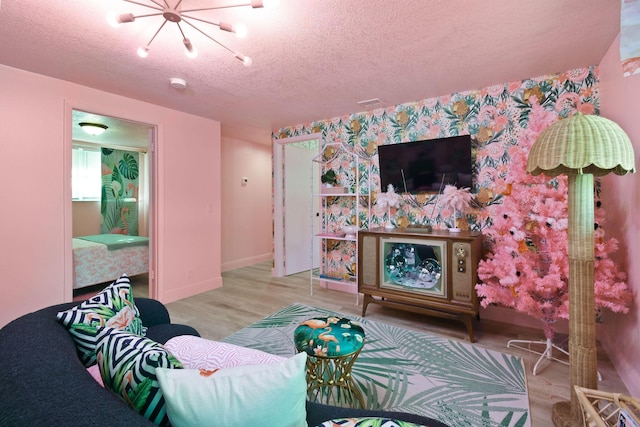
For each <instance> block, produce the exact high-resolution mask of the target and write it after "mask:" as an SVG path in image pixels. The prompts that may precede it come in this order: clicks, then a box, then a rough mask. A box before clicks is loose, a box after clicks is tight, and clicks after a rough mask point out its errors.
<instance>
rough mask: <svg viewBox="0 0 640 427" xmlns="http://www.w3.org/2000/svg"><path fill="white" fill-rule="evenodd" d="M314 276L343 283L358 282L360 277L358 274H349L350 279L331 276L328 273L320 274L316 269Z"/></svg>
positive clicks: (354, 283) (331, 281)
mask: <svg viewBox="0 0 640 427" xmlns="http://www.w3.org/2000/svg"><path fill="white" fill-rule="evenodd" d="M313 278H314V279H316V280H322V281H325V282H330V283H342V284H348V285H357V284H358V278H357V277H356V276H349V278H348V279H345V278H340V277H331V276H328V275H326V274H318V272H317V271H314V273H313Z"/></svg>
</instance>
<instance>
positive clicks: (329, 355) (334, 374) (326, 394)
mask: <svg viewBox="0 0 640 427" xmlns="http://www.w3.org/2000/svg"><path fill="white" fill-rule="evenodd" d="M364 339H365V334H364V329H362V326H361V325H360V324H359V323H357V322H354V321H352V320H350V319H346V318H341V317H318V318H314V319H309V320H305V321H304V322H302V323H300V325H299V326H298V327H297V328H296V330H295V332H294V343H295V346H296V350H297V351H298V352H303V351H304V352H306V353H307V355H308V356H309V357H307V397H308V399H309V400H310V401H315V402H321V403H327V404H332V405H337V406H344V405H347V406H350V407H355V405H356V404H358V405H359V406H360V407H361V408H364V399H363V398H362V394H361V392H360V390H359V389H358V386H357V385H356V384H355V383H354V382H353V378H352V377H351V368H352V366H353V363H354V362H355V361H356V358H357V357H358V355H359V354H360V350H362V347H363V346H364Z"/></svg>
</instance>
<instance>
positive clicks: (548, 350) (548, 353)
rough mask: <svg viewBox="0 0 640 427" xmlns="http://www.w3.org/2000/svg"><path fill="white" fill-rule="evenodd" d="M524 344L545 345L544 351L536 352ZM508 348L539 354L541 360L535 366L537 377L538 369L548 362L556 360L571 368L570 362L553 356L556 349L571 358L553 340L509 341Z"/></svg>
mask: <svg viewBox="0 0 640 427" xmlns="http://www.w3.org/2000/svg"><path fill="white" fill-rule="evenodd" d="M523 344H527V345H529V346H530V345H532V344H533V345H544V346H545V348H544V351H542V352H540V351H536V350H533V349H532V348H530V347H524V346H523ZM507 347H513V348H518V349H520V350H525V351H528V352H529V353H534V354H539V355H540V358H539V359H538V361H537V362H536V364H535V365H533V375H537V374H538V369H539V368H541V366H542V363H543V362H545V361H547V360H555V361H556V362H560V363H562V364H564V365H567V366H569V362H568V361H566V360H562V359H558V358H556V357H554V356H553V349H554V348H555V349H556V350H558V351H559V352H560V353H562V354H564V355H566V356H569V352H568V351H566V350H565V349H563V348H561V347H558V346H557V345H555V344H554V343H553V341H551V339H549V338H547V340H546V341H544V340H538V341H530V340H509V342H507Z"/></svg>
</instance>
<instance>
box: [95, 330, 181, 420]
mask: <svg viewBox="0 0 640 427" xmlns="http://www.w3.org/2000/svg"><path fill="white" fill-rule="evenodd" d="M97 338H98V342H97V347H96V356H97V363H98V368H99V369H100V376H101V377H102V381H103V382H104V386H105V387H106V388H108V389H110V390H112V391H113V392H115V393H117V394H119V395H120V396H122V397H123V398H124V400H125V402H127V404H128V405H129V406H130V407H131V408H133V409H135V410H136V411H138V413H140V414H141V415H143V416H144V417H146V418H148V419H149V420H150V421H152V422H153V423H155V424H157V425H161V426H164V425H169V418H168V417H167V412H166V409H165V400H164V396H163V395H162V391H161V390H160V385H159V383H158V379H157V376H156V368H168V369H181V368H182V364H181V363H180V362H179V361H178V359H176V358H175V357H174V356H173V355H172V354H171V353H169V352H168V351H167V350H165V348H164V347H163V346H162V345H161V344H159V343H157V342H155V341H153V340H151V339H149V338H145V337H141V336H139V335H135V334H131V333H129V332H126V331H122V330H119V329H114V328H102V329H100V330H99V331H98V336H97Z"/></svg>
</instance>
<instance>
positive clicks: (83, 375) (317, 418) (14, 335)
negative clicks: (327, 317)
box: [0, 298, 446, 427]
mask: <svg viewBox="0 0 640 427" xmlns="http://www.w3.org/2000/svg"><path fill="white" fill-rule="evenodd" d="M76 304H77V303H67V304H60V305H54V306H51V307H47V308H44V309H42V310H39V311H36V312H33V313H30V314H26V315H24V316H22V317H20V318H18V319H16V320H14V321H13V322H11V323H9V324H7V325H6V326H4V327H3V328H2V329H1V330H0V426H127V427H134V426H153V425H154V424H152V423H151V422H150V421H148V420H147V419H146V418H144V417H142V416H141V415H139V414H138V413H137V412H135V411H133V410H131V409H129V407H128V406H127V405H126V404H125V403H124V401H123V400H121V399H120V398H119V397H118V396H117V395H116V394H114V393H112V392H111V391H109V390H107V389H105V388H103V387H101V386H100V385H99V384H98V383H97V382H96V381H95V380H94V379H93V377H92V376H91V375H90V374H89V373H88V372H87V370H86V368H85V367H84V366H83V364H82V363H81V362H80V359H79V358H78V355H77V353H76V347H75V345H74V343H73V340H72V339H71V336H70V335H69V333H68V332H67V330H66V329H65V328H64V327H63V326H62V325H60V323H58V321H57V320H56V313H58V312H59V311H62V310H67V309H69V308H71V307H73V306H74V305H76ZM136 306H137V307H138V309H139V310H140V317H141V319H142V322H143V324H144V325H145V326H147V328H148V330H147V336H148V337H149V338H151V339H152V340H154V341H157V342H161V343H165V342H166V341H167V340H169V339H170V338H172V337H174V336H178V335H196V336H199V334H198V332H197V331H196V330H195V329H194V328H192V327H190V326H186V325H179V324H172V323H171V322H170V318H169V313H168V311H167V309H166V308H165V306H164V305H163V304H162V303H160V302H158V301H156V300H153V299H147V298H136ZM359 416H386V417H393V418H395V419H400V420H404V421H412V422H416V423H423V424H424V425H429V426H438V427H442V426H444V424H442V423H439V422H437V421H433V420H430V419H428V418H425V417H421V416H417V415H413V414H400V413H396V412H393V413H390V412H383V411H370V410H357V409H350V408H339V407H334V406H328V405H322V404H318V403H308V405H307V423H308V425H309V426H315V425H317V424H320V423H322V422H324V421H326V420H330V419H333V418H339V417H359ZM445 427H446V426H445Z"/></svg>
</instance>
